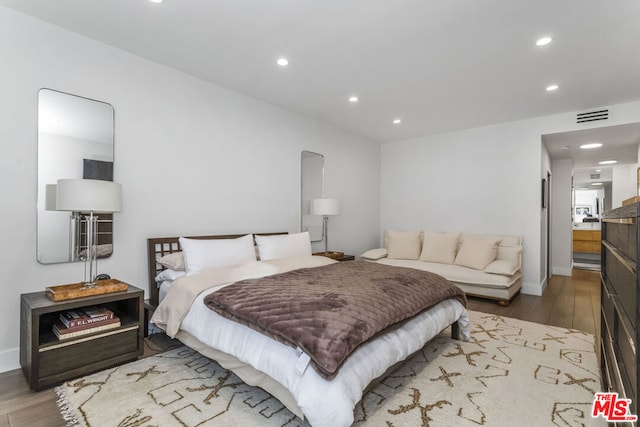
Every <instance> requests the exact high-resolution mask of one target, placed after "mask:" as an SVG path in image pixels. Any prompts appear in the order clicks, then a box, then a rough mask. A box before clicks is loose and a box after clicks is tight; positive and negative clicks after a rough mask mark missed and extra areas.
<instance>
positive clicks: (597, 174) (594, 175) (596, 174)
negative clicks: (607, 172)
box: [591, 173, 600, 179]
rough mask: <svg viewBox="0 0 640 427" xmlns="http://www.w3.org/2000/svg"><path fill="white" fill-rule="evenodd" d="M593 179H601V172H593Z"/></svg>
mask: <svg viewBox="0 0 640 427" xmlns="http://www.w3.org/2000/svg"><path fill="white" fill-rule="evenodd" d="M591 179H600V174H599V173H592V174H591Z"/></svg>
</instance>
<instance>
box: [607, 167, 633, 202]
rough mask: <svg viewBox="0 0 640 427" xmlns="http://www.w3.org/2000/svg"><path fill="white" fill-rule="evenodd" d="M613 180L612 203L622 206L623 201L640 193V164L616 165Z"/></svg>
mask: <svg viewBox="0 0 640 427" xmlns="http://www.w3.org/2000/svg"><path fill="white" fill-rule="evenodd" d="M612 169H613V170H612V173H613V177H612V180H611V204H612V207H613V208H618V207H620V206H622V201H623V200H626V199H628V198H631V197H634V196H637V195H638V175H637V171H638V164H637V163H634V164H628V165H614V166H613V168H612Z"/></svg>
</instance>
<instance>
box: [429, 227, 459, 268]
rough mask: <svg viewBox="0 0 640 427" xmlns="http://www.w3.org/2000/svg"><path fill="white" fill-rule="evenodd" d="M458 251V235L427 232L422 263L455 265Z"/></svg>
mask: <svg viewBox="0 0 640 427" xmlns="http://www.w3.org/2000/svg"><path fill="white" fill-rule="evenodd" d="M457 249H458V234H457V233H456V234H454V233H432V232H429V231H427V232H425V233H424V238H423V241H422V253H420V261H426V262H438V263H440V264H453V260H455V258H456V251H457Z"/></svg>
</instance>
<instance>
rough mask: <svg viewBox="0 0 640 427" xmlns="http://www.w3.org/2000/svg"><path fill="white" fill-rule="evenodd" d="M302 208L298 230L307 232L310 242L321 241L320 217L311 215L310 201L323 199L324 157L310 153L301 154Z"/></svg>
mask: <svg viewBox="0 0 640 427" xmlns="http://www.w3.org/2000/svg"><path fill="white" fill-rule="evenodd" d="M301 165H302V167H301V178H302V179H301V184H302V185H301V193H302V197H301V200H302V206H301V215H300V230H301V231H308V232H309V235H310V236H311V241H312V242H320V241H322V217H321V216H319V215H311V210H310V208H311V199H318V198H321V197H324V156H323V155H322V154H318V153H313V152H311V151H303V152H302V163H301Z"/></svg>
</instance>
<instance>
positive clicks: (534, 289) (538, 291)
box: [520, 280, 547, 297]
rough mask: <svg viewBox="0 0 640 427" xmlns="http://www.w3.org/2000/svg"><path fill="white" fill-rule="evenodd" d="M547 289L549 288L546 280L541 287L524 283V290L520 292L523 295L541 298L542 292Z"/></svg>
mask: <svg viewBox="0 0 640 427" xmlns="http://www.w3.org/2000/svg"><path fill="white" fill-rule="evenodd" d="M546 287H547V282H546V280H545V281H544V282H543V283H542V284H540V285H537V284H535V283H524V284H523V285H522V289H521V290H520V292H522V293H523V294H527V295H536V296H539V297H540V296H542V292H543V291H544V288H546Z"/></svg>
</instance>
